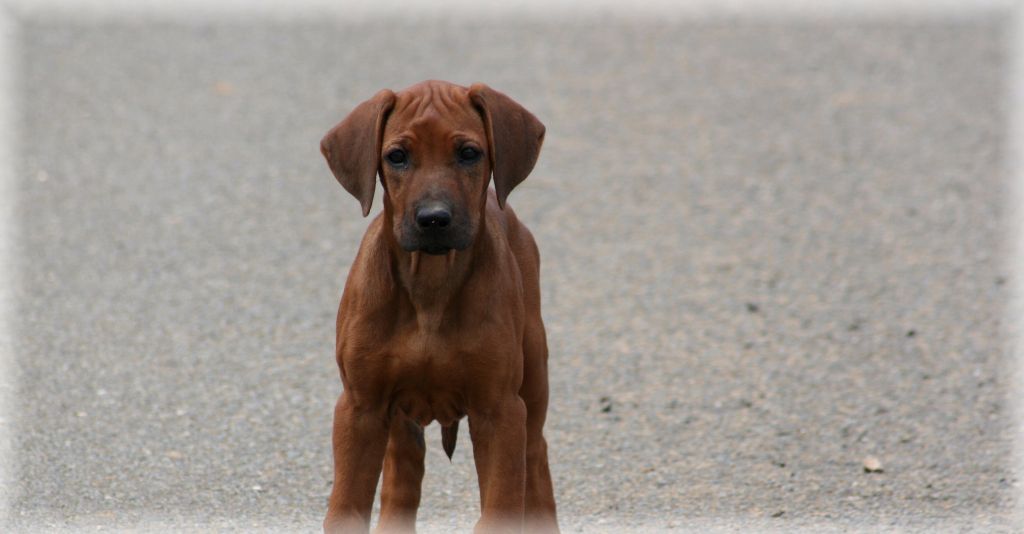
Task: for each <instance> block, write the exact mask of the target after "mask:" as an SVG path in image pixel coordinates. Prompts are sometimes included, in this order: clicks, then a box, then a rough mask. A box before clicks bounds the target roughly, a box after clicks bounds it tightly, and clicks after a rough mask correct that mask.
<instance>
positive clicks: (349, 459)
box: [324, 391, 388, 534]
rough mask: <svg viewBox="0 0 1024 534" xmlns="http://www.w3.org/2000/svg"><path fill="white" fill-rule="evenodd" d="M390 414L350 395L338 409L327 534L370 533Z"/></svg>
mask: <svg viewBox="0 0 1024 534" xmlns="http://www.w3.org/2000/svg"><path fill="white" fill-rule="evenodd" d="M386 414H387V410H386V408H385V409H377V408H376V407H367V406H361V405H359V404H358V403H356V402H355V401H354V399H353V398H352V395H351V394H350V393H349V392H347V391H346V392H344V393H342V394H341V397H339V398H338V404H337V405H336V406H335V407H334V435H333V440H332V441H333V445H334V487H333V488H332V489H331V496H330V498H329V499H328V501H327V517H326V518H325V519H324V532H325V533H328V534H341V533H350V532H357V533H363V532H367V531H368V530H369V528H370V512H371V510H372V508H373V497H374V494H375V493H376V492H377V480H378V479H379V478H380V471H381V465H382V464H383V462H384V451H385V449H386V447H387V441H388V420H387V416H386Z"/></svg>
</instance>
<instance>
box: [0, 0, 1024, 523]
mask: <svg viewBox="0 0 1024 534" xmlns="http://www.w3.org/2000/svg"><path fill="white" fill-rule="evenodd" d="M398 11H400V12H402V13H403V16H407V17H413V18H417V17H423V18H430V17H434V16H437V14H438V13H448V14H457V15H455V16H458V17H470V16H475V15H481V14H498V15H512V16H519V17H524V18H527V19H529V18H533V17H542V16H543V17H548V18H554V19H557V18H560V17H581V18H600V17H608V18H617V17H622V18H633V19H641V20H642V19H656V20H663V21H664V20H666V19H669V20H679V21H686V20H701V19H708V18H711V19H713V18H732V17H742V18H745V19H749V18H765V19H776V20H801V19H803V20H814V19H837V18H847V17H852V18H868V19H881V20H892V19H898V18H899V17H901V16H910V15H912V16H914V17H915V18H917V19H921V18H929V17H936V18H951V17H960V16H967V17H969V16H971V15H974V14H979V13H981V14H990V13H993V12H996V13H1006V14H1007V15H1008V16H1009V17H1010V22H1009V27H1010V31H1009V32H1008V36H1007V37H1008V38H1007V40H1006V46H1007V47H1008V51H1007V52H1008V54H1007V58H1008V60H1009V63H1008V65H1007V67H1008V69H1009V73H1008V76H1007V77H1006V78H1005V79H1006V80H1007V83H1006V87H1005V88H1004V90H1005V91H1006V93H1005V95H1004V97H1005V98H1006V109H1007V111H1008V113H1009V120H1008V128H1009V131H1008V132H1007V135H1006V136H1005V139H1006V146H1005V147H1003V148H1004V149H1005V150H1004V152H1003V154H1004V162H1005V163H1004V166H1003V168H1004V169H1005V170H1004V172H1005V173H1006V176H1007V179H1009V180H1011V181H1012V183H1011V186H1010V194H1009V195H1007V197H1006V201H1005V202H1006V204H1004V206H1002V208H1003V209H1004V214H1005V221H1006V224H1008V226H1009V228H1006V229H1004V231H1005V232H1006V234H1005V235H1006V239H1007V241H1006V243H1005V244H1004V247H1005V248H1004V250H1002V251H1000V252H1001V253H1002V258H1004V259H1003V261H1004V262H1005V264H1004V265H1003V267H1004V268H1005V269H1006V272H1008V273H1009V274H1010V276H1009V283H1010V290H1011V292H1010V299H1009V303H1008V306H1007V310H1006V312H1005V320H1004V324H1005V325H1006V327H1005V330H1004V331H1005V338H1004V340H1005V343H1006V346H1005V354H1006V356H1007V357H1008V358H1009V359H1010V362H1009V368H1008V369H1007V371H1008V372H1009V373H1010V376H1011V386H1010V388H1009V390H1010V391H1009V397H1010V398H1009V399H1007V402H1008V404H1009V406H1010V408H1011V413H1012V419H1013V421H1014V425H1015V427H1014V429H1013V430H1012V436H1013V458H1012V468H1013V474H1014V479H1015V481H1017V482H1016V483H1015V485H1014V490H1013V491H1014V495H1013V498H1014V505H1013V512H1012V524H1013V525H1015V526H1017V527H1024V499H1022V498H1021V494H1020V492H1021V489H1020V481H1021V479H1022V475H1024V395H1021V393H1024V347H1022V343H1020V342H1019V341H1020V340H1021V339H1022V336H1024V231H1022V230H1024V4H1022V3H1020V2H1016V1H1012V0H1006V1H998V0H981V1H976V2H961V1H957V0H933V1H927V0H859V1H846V2H844V1H842V0H819V1H813V0H720V1H715V0H678V1H672V0H653V1H648V2H644V3H642V4H637V3H633V2H621V1H616V0H591V1H589V2H586V1H582V0H580V1H576V0H518V1H509V2H492V1H480V0H477V1H474V0H433V1H430V0H413V1H408V0H407V1H404V2H403V1H402V0H356V1H331V0H292V1H290V2H282V1H279V0H7V1H3V0H0V518H3V519H0V524H4V523H8V521H5V520H4V519H6V520H9V521H10V525H11V526H15V525H18V526H19V528H29V529H31V530H32V531H77V530H81V529H82V528H89V527H93V525H81V524H75V523H73V522H72V523H59V522H58V523H56V524H49V525H43V524H35V525H31V526H29V525H24V524H20V525H19V523H18V521H17V520H16V519H15V518H14V517H13V513H14V510H13V508H12V505H13V501H14V500H15V497H16V493H15V492H16V491H17V489H16V488H17V484H16V476H15V473H14V467H15V463H14V458H13V456H12V454H13V440H12V436H11V432H12V431H13V421H14V419H15V418H14V414H13V413H12V412H11V410H10V408H11V406H12V402H13V399H15V398H16V395H17V384H16V383H15V380H14V359H15V355H14V352H13V351H14V337H13V336H14V335H15V333H14V331H13V327H14V324H13V323H14V321H13V313H14V312H15V302H14V298H15V297H14V296H15V293H16V288H17V287H19V283H20V280H19V278H18V276H19V272H18V270H17V262H16V261H15V257H14V254H15V252H16V237H17V236H18V235H19V232H18V221H17V220H16V217H15V214H14V207H15V205H16V202H17V198H16V196H15V195H16V192H17V191H16V185H15V184H16V173H17V172H18V157H19V156H18V154H19V146H18V139H19V137H18V132H19V131H20V128H19V124H18V121H19V117H20V103H21V98H22V95H20V94H19V91H18V80H17V78H16V77H17V76H18V73H19V72H20V64H19V58H20V53H19V48H18V47H19V42H20V41H19V35H18V31H19V22H20V20H23V19H26V18H28V19H40V18H50V17H53V18H57V19H63V20H74V21H76V22H79V23H82V22H86V23H88V22H100V21H105V20H128V21H132V20H139V21H154V20H155V21H161V20H164V21H167V20H169V21H202V22H210V21H218V20H232V21H235V22H238V21H239V20H242V21H245V20H252V21H254V22H255V21H260V20H274V21H302V20H319V19H323V18H324V17H327V18H337V19H339V20H342V19H343V20H346V21H349V22H351V21H359V20H367V19H373V18H378V17H381V16H385V15H388V14H391V13H395V12H398ZM977 519H978V518H964V519H963V522H959V521H958V522H954V523H952V524H950V523H945V524H944V525H943V527H941V528H943V529H947V528H948V531H962V530H964V529H968V530H973V528H972V527H976V528H981V529H984V528H985V525H978V524H976V523H974V521H975V520H977ZM997 525H998V523H997V524H996V525H991V526H997ZM921 526H922V527H925V525H921ZM318 527H319V525H295V524H290V523H288V522H285V521H275V519H274V518H261V519H260V520H259V523H258V526H257V525H256V524H252V523H251V522H250V521H249V520H247V518H238V519H235V520H231V519H226V518H225V519H224V520H222V521H215V522H213V523H200V522H189V520H188V518H187V517H177V518H162V517H154V518H152V520H146V521H145V522H144V523H142V522H140V523H132V524H117V525H109V526H106V528H103V530H107V531H110V530H115V531H123V532H154V531H174V532H208V531H211V530H213V531H234V530H247V531H258V532H289V531H306V530H310V529H313V530H318ZM423 527H426V528H425V529H423V530H424V531H426V532H432V530H431V528H430V526H429V525H423ZM563 528H565V529H566V530H569V531H571V528H572V527H570V526H569V525H568V524H564V525H563ZM585 528H586V530H587V531H588V532H657V531H662V530H666V526H665V525H664V523H661V524H659V525H653V524H650V525H635V524H634V525H631V526H629V527H626V526H624V525H610V524H609V525H587V526H586V527H585ZM904 528H910V529H913V530H917V529H916V528H914V527H913V526H909V527H904ZM925 528H930V529H933V528H936V525H934V524H932V525H928V526H927V527H925ZM90 529H91V528H90ZM857 529H864V530H866V531H872V532H900V531H902V530H903V528H900V527H887V526H885V525H881V524H872V525H867V524H865V525H850V524H839V523H836V524H829V523H820V524H813V523H803V522H800V523H796V524H794V523H791V522H788V521H785V522H781V523H780V522H778V521H775V522H768V521H764V522H761V521H751V522H746V521H744V522H741V523H739V524H737V523H732V524H730V523H729V522H728V521H727V520H725V519H724V518H723V520H720V521H719V520H715V519H712V518H692V519H686V520H683V521H681V522H679V524H678V526H677V527H676V528H673V529H672V532H688V531H689V532H737V531H740V532H744V531H746V532H848V531H851V530H857Z"/></svg>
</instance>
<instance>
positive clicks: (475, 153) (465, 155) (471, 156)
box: [459, 146, 482, 163]
mask: <svg viewBox="0 0 1024 534" xmlns="http://www.w3.org/2000/svg"><path fill="white" fill-rule="evenodd" d="M481 154H482V152H480V151H479V150H477V149H475V148H473V147H471V146H464V147H462V148H460V149H459V161H460V162H462V163H473V162H474V161H476V160H478V159H480V155H481Z"/></svg>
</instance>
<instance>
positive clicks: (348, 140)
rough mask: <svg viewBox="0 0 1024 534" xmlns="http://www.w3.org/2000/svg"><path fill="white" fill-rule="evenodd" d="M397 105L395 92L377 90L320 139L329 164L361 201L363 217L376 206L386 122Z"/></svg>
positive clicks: (353, 194) (342, 182) (347, 188)
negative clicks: (381, 145) (371, 207)
mask: <svg viewBox="0 0 1024 534" xmlns="http://www.w3.org/2000/svg"><path fill="white" fill-rule="evenodd" d="M394 105H395V93H392V92H391V91H390V90H388V89H383V90H381V91H378V92H377V94H376V95H373V98H371V99H369V100H367V101H366V102H363V103H362V104H359V105H358V106H356V109H354V110H352V113H349V115H348V117H345V118H344V119H343V120H342V121H341V122H339V123H338V124H337V125H336V126H335V127H334V128H331V130H330V131H329V132H327V135H325V136H324V138H323V139H321V140H320V152H321V153H322V154H323V155H324V158H326V159H327V165H328V166H329V167H330V168H331V172H333V173H334V177H335V178H337V179H338V182H339V183H340V184H341V185H342V187H344V188H345V190H346V191H348V192H349V193H351V194H352V196H354V197H356V198H357V199H359V204H360V205H362V208H363V217H366V216H367V215H369V213H370V206H371V205H373V190H374V188H375V187H377V170H378V167H379V166H380V142H381V135H383V133H384V119H385V117H387V114H388V113H390V112H391V108H392V107H394Z"/></svg>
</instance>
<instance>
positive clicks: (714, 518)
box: [9, 16, 1017, 532]
mask: <svg viewBox="0 0 1024 534" xmlns="http://www.w3.org/2000/svg"><path fill="white" fill-rule="evenodd" d="M1003 19H1004V18H1003V17H999V16H986V17H974V18H966V19H935V18H933V19H928V20H920V21H908V20H902V21H887V20H885V19H862V20H859V21H858V20H834V21H829V20H820V21H809V20H804V21H799V22H797V21H789V22H787V21H785V20H774V21H756V20H746V21H745V20H724V19H723V20H718V21H704V22H697V21H689V22H687V21H679V22H671V21H660V22H659V21H653V20H648V21H646V22H644V21H639V20H636V21H632V22H628V21H622V20H610V19H609V20H605V19H600V18H592V19H578V20H573V21H568V20H566V21H557V20H555V21H540V20H526V19H511V20H505V21H488V22H483V23H469V22H451V21H443V20H441V19H440V18H437V19H426V20H419V21H411V20H398V21H395V20H387V19H385V18H380V19H377V20H371V21H369V22H363V23H359V24H354V23H346V22H345V21H343V20H337V21H329V20H325V21H322V22H318V23H312V22H307V23H292V24H283V23H282V24H274V23H265V22H258V21H248V22H236V23H233V24H230V23H224V24H199V23H196V24H191V23H174V24H172V23H160V22H153V21H151V22H133V23H75V22H69V21H67V20H58V19H45V18H44V19H31V20H27V21H24V22H23V24H22V31H21V34H20V38H21V43H22V46H23V48H22V55H21V61H22V76H21V78H20V83H21V86H20V89H21V90H22V91H23V97H22V98H23V108H22V109H23V113H22V117H21V118H22V125H21V127H22V134H21V136H20V139H21V141H20V142H21V145H20V147H19V148H20V156H21V161H20V173H19V182H18V184H17V192H18V195H19V196H18V199H17V203H16V216H17V220H18V221H19V223H20V231H19V233H18V236H17V246H18V261H19V268H20V272H21V275H20V276H21V284H20V286H19V287H18V288H17V292H16V296H17V299H18V300H17V314H16V323H15V325H14V326H15V334H16V340H15V341H16V348H17V352H16V354H17V357H16V361H15V362H14V367H15V371H16V374H15V378H16V383H17V385H18V390H17V392H16V397H15V402H14V403H13V410H12V412H13V414H12V415H13V418H14V424H15V429H16V434H15V436H14V437H15V441H14V458H13V460H14V462H15V467H16V471H15V473H14V474H15V477H16V481H17V488H16V490H15V491H16V494H15V495H14V497H13V500H12V509H11V517H12V520H13V522H12V523H11V524H10V525H9V528H13V529H15V530H21V531H34V530H37V529H51V530H57V531H60V530H69V529H70V530H79V529H84V528H87V527H88V528H90V529H92V528H93V527H104V528H111V527H114V528H120V529H129V530H147V529H150V530H170V531H173V530H177V531H204V530H207V529H211V530H220V531H235V530H239V531H241V530H249V531H252V530H272V529H285V530H295V531H314V530H316V529H318V528H319V522H320V519H321V517H322V513H323V510H324V506H325V499H326V496H327V493H328V491H329V484H330V474H331V460H330V455H329V441H330V438H329V431H330V424H331V413H332V406H333V403H334V400H335V398H336V396H337V395H338V393H339V392H340V382H339V379H338V375H337V371H336V369H335V367H334V361H333V352H332V351H333V346H332V343H333V335H334V334H333V323H334V315H335V311H336V306H337V301H338V297H339V295H340V291H341V286H342V284H343V281H344V278H345V274H346V270H347V268H348V266H349V263H350V261H351V259H352V257H353V255H354V252H355V250H356V246H357V243H358V240H359V238H360V236H361V235H362V232H363V230H364V228H365V226H366V224H367V220H366V219H361V218H360V217H359V209H358V205H357V203H356V201H355V200H354V199H352V198H350V197H348V196H347V195H346V194H345V193H344V191H343V190H342V189H341V188H340V187H338V185H337V183H336V182H335V181H334V179H333V178H332V177H331V175H330V174H329V172H328V170H327V168H326V165H325V164H324V162H323V161H322V160H321V157H320V154H319V153H318V141H319V139H320V136H321V135H322V134H323V133H324V132H325V131H326V130H327V129H328V128H329V127H330V126H331V125H333V124H334V123H335V122H336V121H337V120H338V119H340V118H341V117H342V116H343V115H344V114H345V113H346V112H347V111H348V110H349V109H351V108H352V107H353V106H354V105H355V104H356V103H358V102H359V101H361V100H362V99H364V98H367V97H369V96H370V95H372V94H373V93H374V92H375V91H376V90H377V89H379V88H381V87H391V88H395V89H398V88H402V87H405V86H407V85H409V84H412V83H414V82H416V81H419V80H421V79H425V78H440V79H449V80H453V81H457V82H462V83H470V82H473V81H485V82H487V83H489V84H490V85H492V86H494V87H495V88H498V89H500V90H503V91H505V92H507V93H508V94H510V95H512V96H513V97H515V98H516V99H518V100H519V101H520V102H521V103H523V104H524V105H525V106H527V107H528V108H530V109H531V110H533V111H534V112H535V113H536V114H537V115H538V116H539V117H540V118H541V119H542V120H543V121H544V122H545V123H546V124H547V126H548V137H547V144H546V146H545V149H544V152H543V154H542V156H541V160H540V163H539V165H538V167H537V170H536V171H535V172H534V174H533V175H532V176H531V177H530V179H528V180H527V181H526V182H525V183H524V184H523V185H522V186H521V187H520V189H518V190H517V191H515V192H514V193H513V194H512V197H511V203H512V204H513V205H514V206H515V208H516V210H517V212H518V213H519V214H520V216H521V217H522V218H523V219H524V220H525V221H526V222H527V224H528V225H529V226H530V227H531V228H532V229H533V231H534V233H535V235H536V236H537V239H538V241H539V243H540V247H541V252H542V256H543V261H544V271H543V291H544V298H545V308H544V315H545V319H546V321H547V325H548V331H549V343H550V346H551V354H552V357H551V358H552V359H551V378H552V381H551V386H552V405H551V412H550V416H549V423H548V428H547V435H548V438H549V441H550V445H551V456H552V465H553V475H554V479H555V485H556V492H557V497H558V501H559V505H560V514H561V521H562V524H563V527H564V528H565V529H566V530H568V531H583V532H615V531H619V530H620V529H622V528H627V527H628V528H631V529H634V530H659V529H673V528H678V529H690V530H695V531H705V530H708V531H710V530H712V529H713V527H714V528H717V529H718V530H719V531H734V530H736V529H748V530H757V531H767V530H773V529H774V530H779V531H789V530H793V529H797V528H806V529H809V530H813V531H819V530H818V529H822V530H821V531H825V530H824V526H825V525H831V526H830V527H829V529H830V530H831V531H859V530H870V531H880V530H883V529H888V530H903V529H907V530H921V531H934V530H976V531H984V532H996V531H1012V530H1013V526H1012V524H1011V517H1010V507H1011V502H1012V498H1013V494H1014V492H1015V490H1014V488H1015V487H1016V485H1017V481H1016V480H1015V479H1014V478H1013V476H1012V474H1011V472H1010V471H1011V470H1010V451H1011V439H1010V438H1011V430H1010V429H1011V420H1010V413H1009V406H1008V387H1009V378H1008V370H1009V369H1008V358H1007V354H1008V352H1007V350H1006V343H1005V341H1004V340H1005V336H1004V335H1003V326H1002V323H1003V308H1004V305H1005V303H1006V301H1007V299H1008V295H1007V292H1008V286H1009V280H1008V273H1007V271H1006V268H1005V264H1004V260H1005V257H1006V252H1005V241H1006V236H1007V232H1008V228H1007V227H1006V223H1007V220H1006V219H1007V218H1006V215H1005V211H1006V210H1005V209H1004V207H1003V205H1002V204H1003V202H1004V199H1005V198H1006V197H1007V194H1008V189H1009V184H1008V173H1007V172H1006V169H1004V168H1003V167H1002V159H1003V147H1002V144H1003V143H1004V136H1005V131H1006V129H1007V124H1006V117H1007V109H1006V104H1005V101H1004V99H1003V95H1004V89H1005V84H1006V83H1007V66H1008V54H1007V52H1006V50H1005V49H1004V45H1005V38H1006V35H1007V27H1006V26H1005V25H1004V23H1003V22H1002V21H1003ZM378 199H379V194H378ZM462 438H463V439H462V440H460V441H462V444H461V445H460V447H459V449H458V451H457V452H456V455H455V458H454V462H453V463H451V464H449V462H448V461H447V459H446V458H444V456H443V452H442V451H441V448H440V437H439V432H438V430H437V428H436V426H435V427H432V428H430V429H429V433H428V441H429V451H428V468H427V477H426V482H425V495H424V502H423V507H422V511H421V518H422V520H423V523H424V524H426V525H428V526H429V528H430V529H433V530H435V531H438V532H443V531H446V530H449V529H453V528H458V529H462V530H467V529H468V528H469V527H470V526H471V525H472V522H473V521H474V518H475V516H476V514H477V510H478V507H477V501H476V499H477V495H476V483H475V478H474V474H473V473H474V472H473V468H472V457H471V454H470V447H469V446H468V445H469V440H468V435H467V434H466V433H465V431H464V432H463V436H462ZM867 456H875V457H877V458H878V459H879V460H880V461H881V463H882V464H883V467H884V472H882V473H874V474H867V473H865V472H864V470H863V468H862V461H863V459H864V458H865V457H867Z"/></svg>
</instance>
